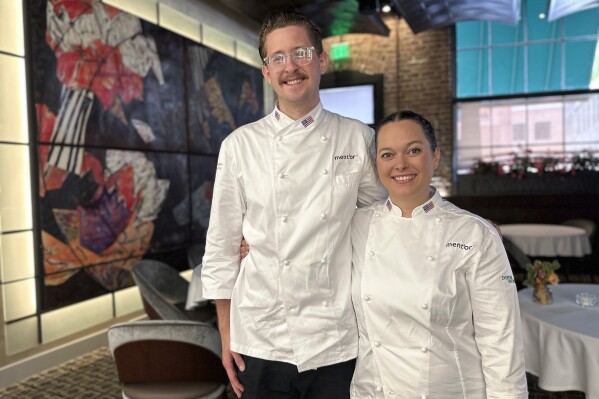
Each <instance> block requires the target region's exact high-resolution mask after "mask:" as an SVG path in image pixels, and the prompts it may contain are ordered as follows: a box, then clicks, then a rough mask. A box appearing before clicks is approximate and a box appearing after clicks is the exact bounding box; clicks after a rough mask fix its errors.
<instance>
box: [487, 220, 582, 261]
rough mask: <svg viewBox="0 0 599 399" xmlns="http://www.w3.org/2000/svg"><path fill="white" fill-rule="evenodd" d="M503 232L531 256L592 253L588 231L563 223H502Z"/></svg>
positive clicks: (576, 255) (579, 255) (580, 255)
mask: <svg viewBox="0 0 599 399" xmlns="http://www.w3.org/2000/svg"><path fill="white" fill-rule="evenodd" d="M499 227H500V228H501V234H502V235H503V236H505V237H507V238H509V239H510V240H512V242H513V243H514V244H516V245H517V246H518V247H519V248H520V249H521V250H522V251H523V252H524V253H525V254H527V255H529V256H547V257H551V256H574V257H582V256H584V255H589V254H590V253H591V242H590V240H589V237H588V236H587V234H586V232H585V231H584V230H583V229H581V228H579V227H573V226H565V225H561V224H502V225H501V226H499Z"/></svg>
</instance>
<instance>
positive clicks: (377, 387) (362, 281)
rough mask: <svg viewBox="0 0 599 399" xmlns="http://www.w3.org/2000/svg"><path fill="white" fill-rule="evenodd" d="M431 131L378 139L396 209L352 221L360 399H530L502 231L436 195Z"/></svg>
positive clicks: (421, 124)
mask: <svg viewBox="0 0 599 399" xmlns="http://www.w3.org/2000/svg"><path fill="white" fill-rule="evenodd" d="M439 160H440V151H439V148H438V147H437V144H436V139H435V133H434V130H433V128H432V126H431V124H430V123H429V122H428V121H427V120H426V119H424V118H423V117H422V116H420V115H418V114H416V113H413V112H410V111H402V112H398V113H395V114H392V115H390V116H388V117H387V118H385V119H383V120H382V121H381V123H380V124H379V127H378V128H377V132H376V164H377V169H378V174H379V177H380V179H381V182H382V183H383V185H384V186H385V187H386V188H387V190H388V191H389V198H388V199H387V200H385V201H383V202H379V203H377V204H374V205H371V206H369V207H366V208H361V209H358V210H356V213H355V215H354V218H353V222H352V247H353V267H354V269H353V274H352V279H353V282H352V299H353V302H354V306H355V310H356V316H357V319H358V327H359V335H360V344H359V354H358V360H357V365H356V370H355V373H354V378H353V381H352V387H351V394H352V398H356V399H357V398H374V399H379V398H431V399H432V398H447V399H456V398H469V399H471V398H527V397H528V393H527V384H526V376H525V371H524V353H523V344H522V333H521V327H520V313H519V307H518V299H517V295H516V286H515V284H514V280H513V277H512V272H511V269H510V265H509V262H508V259H507V256H506V253H505V250H504V248H503V245H502V243H501V238H500V236H499V235H498V233H497V231H496V229H495V228H494V227H493V226H492V225H491V224H490V223H489V222H487V221H486V220H484V219H482V218H480V217H478V216H476V215H473V214H472V213H470V212H467V211H465V210H462V209H460V208H458V207H456V206H455V205H453V204H451V203H449V202H447V201H445V200H444V199H443V198H442V197H441V196H440V195H439V193H438V192H437V191H436V190H435V189H434V188H433V187H431V186H430V182H431V178H432V176H433V173H434V171H435V169H436V168H437V167H438V165H439Z"/></svg>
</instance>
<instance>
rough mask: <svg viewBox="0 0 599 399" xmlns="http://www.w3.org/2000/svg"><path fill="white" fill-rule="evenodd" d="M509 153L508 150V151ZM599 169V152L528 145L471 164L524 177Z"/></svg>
mask: <svg viewBox="0 0 599 399" xmlns="http://www.w3.org/2000/svg"><path fill="white" fill-rule="evenodd" d="M505 155H506V156H507V154H505ZM589 172H599V157H598V156H597V154H596V153H593V152H591V151H588V150H584V151H581V152H576V153H564V154H560V155H552V154H544V153H537V154H533V152H532V150H530V149H526V150H523V151H519V152H513V153H511V154H509V157H507V158H504V159H502V160H501V161H488V162H487V161H483V160H482V159H479V160H478V161H477V162H475V163H474V165H473V166H472V168H471V171H470V173H471V174H475V175H496V176H504V175H506V176H511V177H513V178H514V179H518V180H521V179H523V178H525V177H526V176H527V175H539V176H541V175H543V174H554V175H559V176H565V175H572V176H574V175H576V174H578V173H589Z"/></svg>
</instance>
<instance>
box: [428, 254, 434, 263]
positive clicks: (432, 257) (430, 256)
mask: <svg viewBox="0 0 599 399" xmlns="http://www.w3.org/2000/svg"><path fill="white" fill-rule="evenodd" d="M426 259H428V261H429V262H432V261H434V260H435V257H434V256H432V255H429V256H428V257H427V258H426Z"/></svg>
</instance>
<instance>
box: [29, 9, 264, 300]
mask: <svg viewBox="0 0 599 399" xmlns="http://www.w3.org/2000/svg"><path fill="white" fill-rule="evenodd" d="M28 13H29V18H28V20H29V21H30V38H31V43H30V53H31V57H30V59H31V71H32V73H31V77H32V79H31V82H32V87H33V93H34V102H35V111H36V115H37V124H36V125H37V126H36V131H35V132H32V136H34V137H35V138H36V139H37V140H32V141H33V142H37V143H38V147H37V162H38V164H37V166H38V167H37V173H38V181H39V188H38V192H39V198H38V208H37V209H38V214H39V234H40V241H41V243H42V246H43V251H42V253H43V256H42V259H41V265H40V268H39V270H40V276H41V278H42V284H40V286H41V290H42V295H41V298H42V309H41V310H42V311H48V310H51V309H56V308H59V307H62V306H66V305H69V304H72V303H76V302H79V301H83V300H86V299H89V298H92V297H95V296H98V295H102V294H105V293H109V292H114V291H116V290H119V289H122V288H125V287H128V286H130V285H132V284H133V281H132V278H131V274H130V270H131V268H132V267H133V265H134V264H135V263H137V262H138V261H139V260H140V259H142V258H154V259H160V260H163V261H166V262H167V263H171V266H173V267H175V268H177V269H179V270H182V269H184V268H185V267H187V265H186V264H185V263H184V262H182V261H181V260H182V259H184V253H185V251H186V249H187V248H188V247H189V245H190V244H191V243H200V244H201V243H203V242H204V241H205V236H206V229H207V224H208V218H209V214H210V203H211V197H212V184H213V182H214V174H215V171H216V160H217V154H218V150H219V148H220V143H221V142H222V140H223V139H224V138H225V137H226V136H227V135H228V134H230V133H231V132H232V131H233V130H234V129H235V128H236V127H238V126H240V125H243V124H245V123H248V122H253V121H255V120H257V119H259V118H260V117H262V116H263V114H264V109H263V92H262V74H261V72H260V70H258V69H256V68H254V67H251V66H249V65H246V64H244V63H242V62H239V61H237V60H235V59H233V58H231V57H229V56H227V55H225V54H222V53H220V52H218V51H215V50H213V49H209V48H207V47H205V46H202V45H200V44H197V43H193V42H191V41H189V40H188V39H185V38H182V37H180V36H178V35H176V34H174V33H172V32H169V31H167V30H165V29H162V28H160V27H158V26H156V25H153V24H151V23H148V22H146V21H142V20H140V19H139V18H137V17H134V16H132V15H130V14H127V13H125V12H122V11H120V10H118V9H116V8H113V7H111V6H108V5H105V4H103V3H102V2H101V1H98V0H69V1H67V0H49V1H46V0H28Z"/></svg>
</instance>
